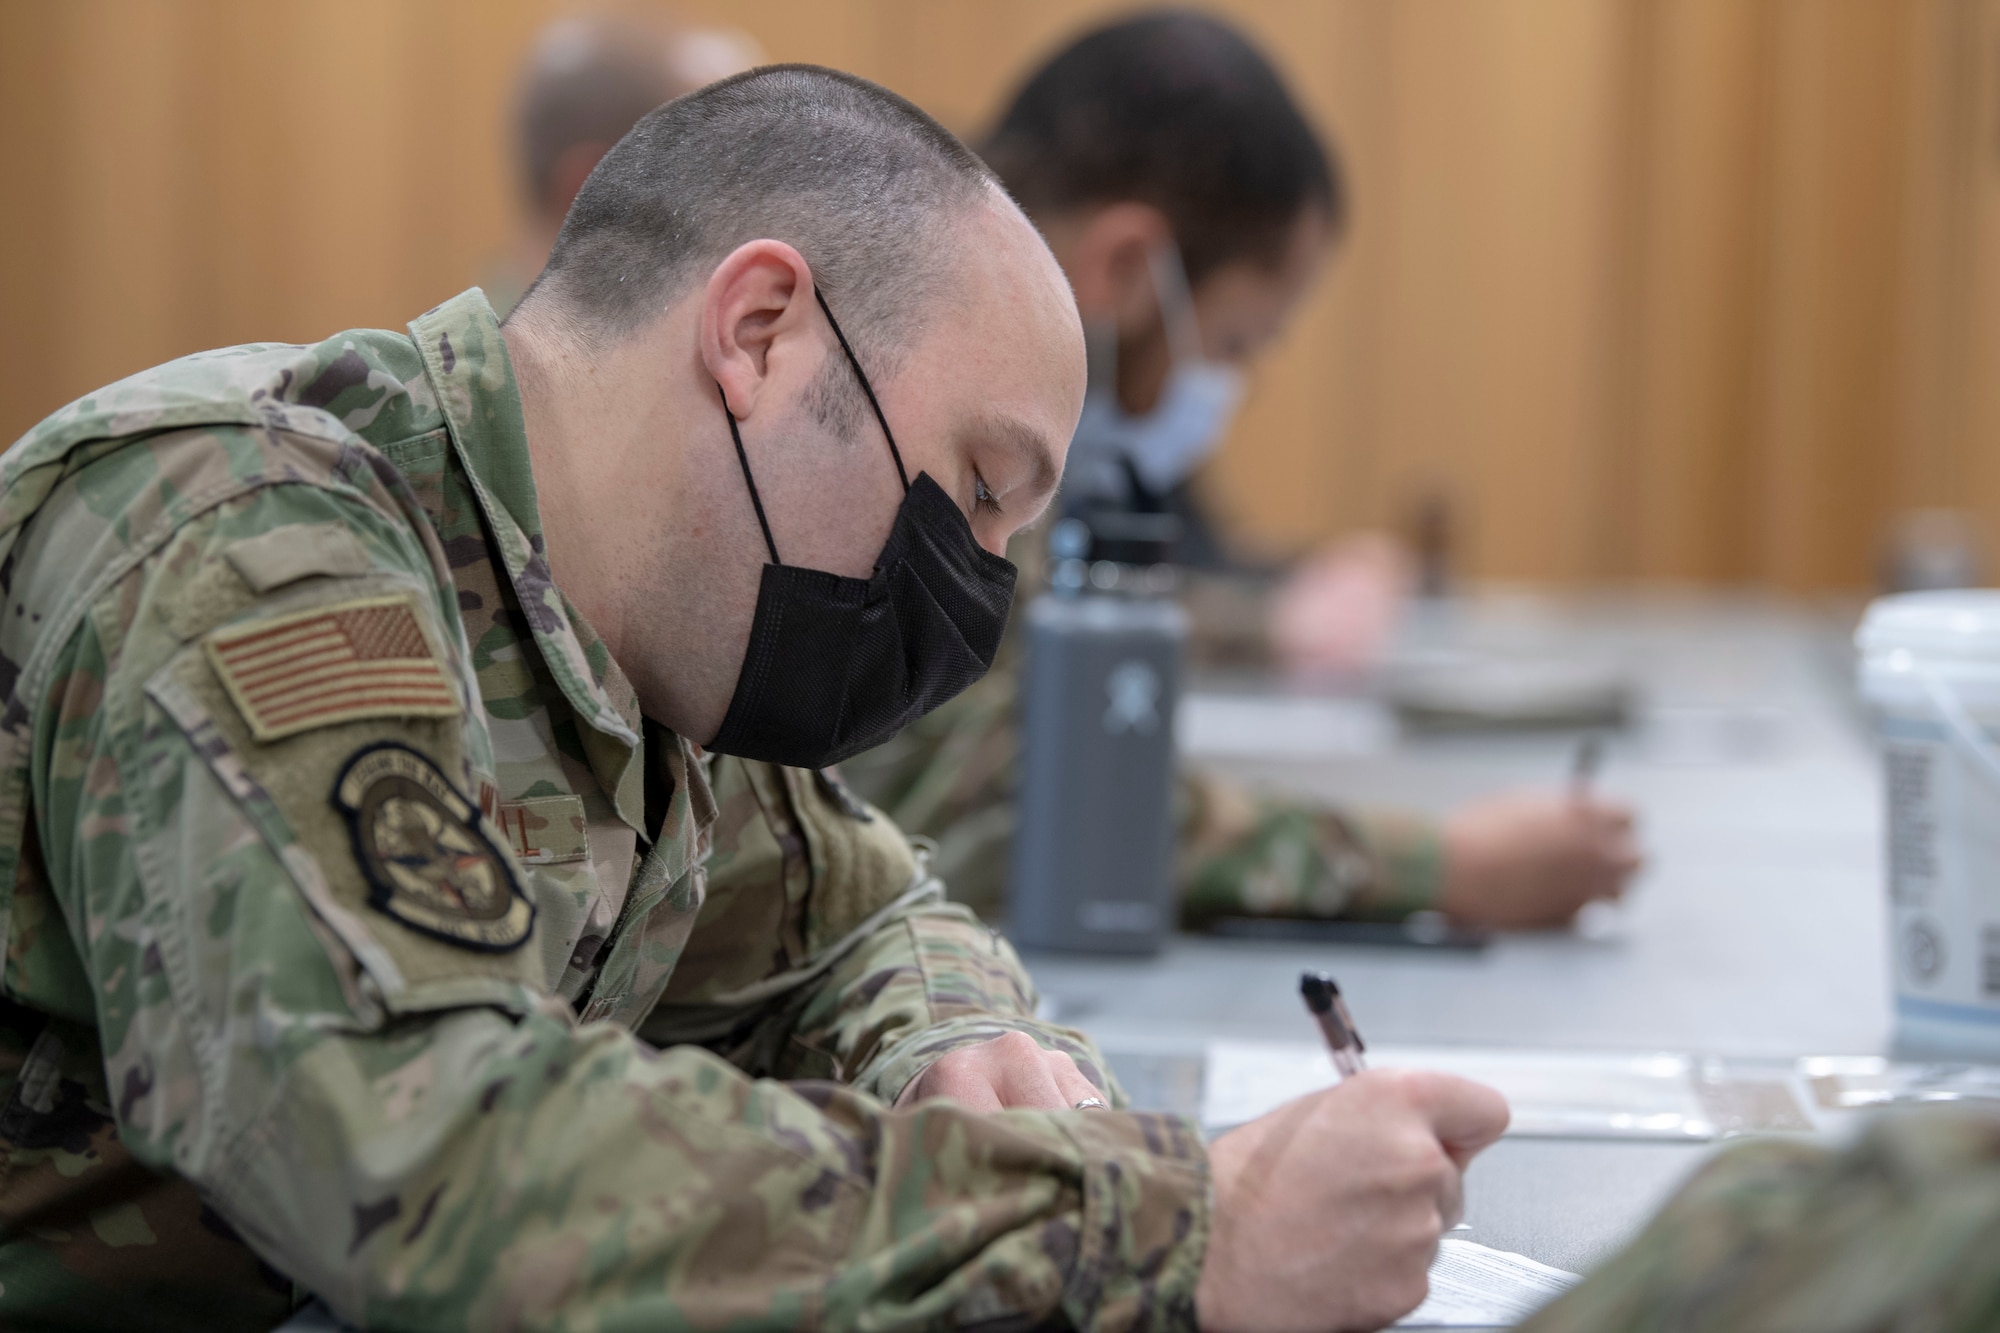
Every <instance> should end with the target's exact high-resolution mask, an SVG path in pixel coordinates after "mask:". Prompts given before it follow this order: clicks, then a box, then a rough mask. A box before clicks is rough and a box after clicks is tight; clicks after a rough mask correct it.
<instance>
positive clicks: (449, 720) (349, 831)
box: [146, 580, 547, 1012]
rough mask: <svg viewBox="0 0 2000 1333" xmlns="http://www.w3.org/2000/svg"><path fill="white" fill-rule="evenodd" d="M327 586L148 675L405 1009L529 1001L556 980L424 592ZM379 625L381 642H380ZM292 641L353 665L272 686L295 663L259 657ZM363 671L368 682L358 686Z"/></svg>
mask: <svg viewBox="0 0 2000 1333" xmlns="http://www.w3.org/2000/svg"><path fill="white" fill-rule="evenodd" d="M314 591H315V594H316V600H315V601H314V603H313V604H312V605H310V606H304V607H301V606H298V605H296V601H297V599H296V598H286V599H283V600H284V601H285V602H286V603H288V604H287V605H284V606H282V607H280V608H278V609H275V610H272V611H270V612H269V613H267V614H258V615H252V616H247V617H244V618H242V619H240V620H237V621H232V622H230V623H229V624H228V625H226V626H224V627H222V628H221V629H218V630H215V631H213V632H211V633H210V634H209V635H208V636H207V637H206V638H204V639H203V640H202V641H200V642H199V643H195V644H190V645H188V646H187V647H185V648H183V649H182V650H181V651H180V652H178V653H177V654H175V655H174V656H173V657H172V658H171V659H170V660H169V661H168V662H167V663H166V665H165V666H163V667H162V668H161V669H160V670H159V671H157V672H156V673H155V674H154V675H153V676H152V678H151V679H150V680H149V681H148V682H147V686H146V693H147V695H148V696H149V697H150V698H151V699H152V700H153V701H154V702H155V703H156V704H157V705H158V706H159V707H160V708H162V709H163V710H164V711H165V712H166V713H167V714H168V716H170V717H171V718H173V720H174V722H175V723H176V724H177V725H178V726H179V727H180V729H181V730H182V731H183V732H184V733H185V734H186V736H187V738H188V740H189V742H190V744H191V745H192V746H193V748H194V750H195V751H196V753H198V754H199V755H201V756H202V758H203V759H204V760H205V761H206V762H207V763H208V765H209V767H210V768H211V770H213V772H214V774H215V776H216V777H217V779H218V780H219V781H220V782H221V784H222V786H223V787H224V788H225V789H226V790H227V791H228V792H229V793H230V794H231V796H232V797H233V798H234V799H235V800H236V801H237V802H238V803H239V805H240V806H241V807H242V808H243V810H244V811H245V812H246V814H247V815H248V817H249V818H250V820H251V822H252V823H254V824H255V825H256V826H257V828H258V830H259V832H260V833H261V834H262V835H263V837H264V838H265V840H266V841H267V842H268V843H269V844H270V846H271V848H272V850H273V852H274V853H275V854H276V855H277V856H278V857H279V859H280V860H282V861H283V862H284V864H285V865H286V867H287V869H288V870H289V871H290V872H291V874H292V877H293V879H294V880H295V881H296V882H297V884H298V885H299V888H300V889H301V891H302V892H303V893H304V894H305V896H306V898H307V899H308V901H309V902H310V904H311V906H312V909H313V911H314V912H315V914H316V915H317V916H318V917H319V918H320V920H321V921H322V922H323V923H324V924H325V925H326V926H327V927H328V930H329V931H330V932H331V934H332V935H333V936H334V937H336V938H337V939H338V940H339V941H340V943H341V944H342V945H344V946H345V947H346V948H347V950H348V951H349V952H350V953H351V955H352V956H353V959H354V961H355V962H357V963H358V964H359V965H360V966H361V967H362V969H363V970H364V971H365V972H366V973H367V974H368V976H369V977H370V978H372V979H373V981H374V983H375V985H376V987H377V988H378V989H379V991H380V993H381V995H382V998H383V1002H384V1004H385V1005H386V1007H387V1008H388V1009H389V1010H390V1011H391V1012H407V1011H414V1010H424V1009H436V1008H444V1007H453V1006H458V1005H465V1004H494V1005H498V1006H500V1007H503V1008H507V1009H510V1010H513V1011H516V1012H520V1011H523V1010H525V1009H526V1008H527V1007H529V1006H531V1005H532V1004H533V1003H534V997H535V994H536V993H537V992H540V991H543V990H545V989H546V984H547V983H546V978H545V977H544V976H543V974H542V967H541V964H540V961H539V954H538V951H537V950H535V949H533V948H531V947H527V946H528V945H529V942H530V940H531V939H532V936H533V928H534V908H533V902H532V899H531V897H530V896H529V895H528V893H527V891H526V885H525V882H524V879H523V876H522V872H521V869H520V867H519V865H518V864H517V862H516V861H515V859H514V858H513V856H512V855H511V854H510V853H509V851H508V850H507V847H506V844H505V839H504V837H503V835H502V834H501V832H500V830H498V829H497V828H496V827H495V826H494V824H493V822H492V821H491V820H490V819H488V818H487V817H486V815H485V814H484V813H482V812H481V810H480V809H479V808H478V806H477V804H476V802H475V801H474V799H473V798H472V796H471V795H470V793H471V792H472V791H474V790H476V788H475V786H474V775H473V774H472V772H471V771H470V767H469V765H468V764H467V761H466V743H465V735H464V730H463V728H464V725H465V724H464V719H463V718H462V717H461V716H459V713H460V708H459V706H458V703H457V693H456V691H457V690H458V688H459V685H458V682H457V681H456V679H455V677H454V676H453V675H452V674H451V673H450V672H448V671H447V670H445V668H444V667H443V666H442V663H441V659H440V658H439V657H438V656H437V654H436V650H435V647H434V637H435V630H434V629H433V627H431V626H429V625H428V624H426V623H424V621H425V617H424V616H423V615H422V613H421V602H420V601H419V600H417V599H415V598H414V597H410V596H405V595H400V594H396V593H393V592H392V593H386V594H385V593H384V592H383V591H382V590H381V584H380V582H379V581H377V580H366V581H354V582H352V583H345V584H343V583H338V582H331V583H327V584H323V585H320V586H318V587H317V588H315V590H314ZM259 609H260V611H264V610H266V608H262V607H260V608H259ZM385 612H386V613H387V615H386V616H385V614H384V613H385ZM405 618H408V621H414V622H415V623H414V628H413V627H412V625H411V624H410V623H408V621H406V620H405ZM370 635H374V636H377V637H378V638H379V640H380V642H379V643H377V644H375V646H374V647H373V648H371V647H370V646H369V642H368V640H369V636H370ZM413 636H414V637H413ZM335 640H340V642H339V643H336V642H335ZM426 643H431V644H432V645H433V646H432V647H431V649H430V652H431V656H430V657H429V658H428V659H425V658H422V657H421V654H422V652H423V651H424V645H425V644H426ZM288 654H289V655H290V658H291V659H293V660H296V661H302V662H303V661H308V660H309V659H312V658H313V655H314V654H330V655H331V656H330V657H328V659H327V660H333V659H334V658H338V659H339V660H340V663H341V668H340V669H339V670H336V671H333V672H331V673H329V674H325V675H319V674H316V673H317V672H318V671H319V668H318V667H311V668H302V669H301V670H302V671H303V673H304V679H303V683H297V682H295V683H294V684H292V685H284V684H282V683H281V684H273V683H272V682H274V681H276V682H283V681H284V680H286V679H287V678H286V677H285V675H284V673H283V672H282V671H281V670H278V669H277V668H276V667H273V666H270V665H263V666H260V665H259V664H260V663H266V664H269V663H274V662H281V661H282V660H284V659H285V658H286V656H287V655H288ZM384 661H387V662H398V663H400V662H420V661H428V664H429V672H430V674H425V673H424V672H423V671H416V672H405V673H404V675H403V676H400V677H397V678H396V679H394V680H391V679H390V678H389V677H388V676H386V675H371V674H369V664H370V663H379V662H384ZM397 670H401V668H400V667H399V668H397ZM357 677H358V678H360V679H362V680H363V681H364V684H363V685H362V686H361V687H360V688H354V687H353V686H352V685H351V682H352V681H354V680H355V679H357ZM419 687H421V688H419ZM448 692H449V702H450V704H451V706H450V707H446V706H445V705H446V702H447V693H448ZM410 700H415V703H414V704H412V703H411V702H409V701H410Z"/></svg>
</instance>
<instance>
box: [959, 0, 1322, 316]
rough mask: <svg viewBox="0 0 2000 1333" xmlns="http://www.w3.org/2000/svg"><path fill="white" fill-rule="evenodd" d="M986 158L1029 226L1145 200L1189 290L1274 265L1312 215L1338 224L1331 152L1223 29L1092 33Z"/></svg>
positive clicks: (1202, 22)
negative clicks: (1159, 220)
mask: <svg viewBox="0 0 2000 1333" xmlns="http://www.w3.org/2000/svg"><path fill="white" fill-rule="evenodd" d="M986 160H987V161H988V162H990V163H992V164H993V168H994V170H995V171H996V172H997V173H998V174H999V177H1000V179H1001V180H1002V181H1003V182H1005V183H1006V186H1007V188H1008V190H1010V191H1011V192H1012V193H1013V195H1014V198H1015V199H1017V200H1019V201H1020V204H1021V207H1022V208H1024V209H1026V210H1027V212H1028V215H1029V216H1030V217H1033V218H1036V219H1038V220H1040V221H1043V222H1046V221H1048V220H1049V219H1050V218H1052V217H1054V216H1055V215H1057V214H1059V213H1063V212H1067V211H1070V210H1074V209H1079V208H1087V207H1091V206H1094V205H1099V204H1109V203H1119V202H1123V201H1128V200H1129V201H1133V202H1138V203H1147V204H1151V205H1153V206H1154V207H1155V208H1158V209H1159V210H1160V211H1161V212H1162V213H1163V214H1165V215H1166V218H1167V222H1168V224H1169V225H1170V226H1171V227H1172V228H1173V231H1174V239H1175V241H1176V242H1177V243H1178V244H1179V246H1180V251H1181V260H1182V262H1183V263H1184V264H1185V265H1186V266H1187V275H1188V279H1189V281H1191V282H1199V281H1201V279H1202V278H1204V277H1206V276H1207V275H1208V274H1210V273H1212V272H1214V271H1215V270H1216V269H1218V268H1220V267H1222V266H1223V265H1225V264H1228V263H1231V262H1233V261H1236V260H1244V259H1247V260H1251V261H1253V262H1258V263H1263V264H1272V265H1275V264H1276V263H1277V262H1278V261H1279V260H1280V259H1281V258H1282V256H1283V255H1284V253H1285V247H1286V243H1287V242H1288V241H1289V240H1290V238H1291V236H1292V231H1293V228H1294V226H1295V225H1296V224H1297V222H1298V220H1299V218H1300V216H1301V215H1302V214H1303V213H1304V212H1305V211H1306V210H1307V209H1308V208H1313V209H1317V210H1319V211H1320V212H1321V213H1322V214H1323V215H1324V216H1325V217H1326V218H1327V220H1328V221H1329V222H1330V223H1332V224H1334V225H1336V226H1338V225H1339V224H1340V223H1341V222H1342V220H1343V214H1344V202H1343V200H1342V197H1341V187H1340V176H1339V172H1338V169H1337V168H1336V166H1335V164H1334V161H1333V159H1332V156H1331V154H1330V153H1329V152H1328V151H1327V148H1326V146H1325V144H1324V143H1323V142H1322V141H1321V140H1320V137H1319V135H1318V134H1317V133H1316V132H1314V130H1313V127H1312V125H1311V124H1310V123H1309V122H1308V121H1307V120H1306V118H1305V116H1304V114H1303V113H1302V112H1301V111H1300V110H1299V108H1298V105H1297V103H1295V102H1294V101H1293V100H1292V96H1291V94H1290V92H1288V91H1287V90H1286V88H1285V84H1284V80H1283V79H1281V78H1280V77H1279V76H1278V71H1277V70H1276V69H1275V68H1273V67H1272V65H1271V62H1270V61H1269V60H1268V59H1266V58H1265V56H1264V54H1263V53H1262V52H1261V51H1259V50H1258V49H1257V48H1256V47H1255V46H1253V45H1252V44H1251V43H1250V41H1249V40H1248V39H1247V38H1246V37H1244V36H1243V34H1242V33H1240V32H1238V31H1237V30H1236V29H1235V28H1233V27H1231V26H1229V25H1228V24H1226V23H1224V22H1222V21H1220V20H1219V19H1215V18H1212V17H1210V16H1209V15H1206V14H1199V13H1195V12H1194V11H1191V10H1155V11H1152V12H1150V13H1144V14H1139V15H1135V16H1133V17H1130V18H1126V19H1121V20H1119V21H1117V22H1114V23H1110V24H1107V25H1105V26H1103V27H1099V28H1096V29H1093V30H1091V31H1090V32H1087V33H1085V34H1084V35H1083V36H1082V37H1079V38H1077V39H1076V40H1075V41H1074V42H1072V43H1070V45H1068V46H1066V47H1064V48H1063V49H1062V50H1061V51H1059V52H1057V53H1056V54H1055V55H1054V56H1053V57H1051V58H1050V59H1049V61H1048V62H1047V63H1046V64H1044V65H1042V66H1041V67H1040V68H1039V69H1037V70H1036V71H1035V72H1034V73H1033V74H1031V75H1030V76H1029V77H1028V80H1027V82H1026V83H1024V84H1023V85H1022V86H1021V89H1020V91H1019V92H1017V93H1016V94H1015V95H1014V99H1013V101H1012V102H1011V103H1009V104H1008V107H1007V109H1006V111H1005V112H1003V113H1002V114H1001V117H1000V120H999V123H998V124H997V125H996V126H995V127H994V129H993V131H992V133H991V135H990V136H989V137H988V140H987V144H986Z"/></svg>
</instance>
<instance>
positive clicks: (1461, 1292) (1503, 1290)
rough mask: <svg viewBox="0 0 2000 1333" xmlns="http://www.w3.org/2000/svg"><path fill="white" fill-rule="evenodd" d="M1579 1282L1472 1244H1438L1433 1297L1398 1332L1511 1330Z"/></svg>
mask: <svg viewBox="0 0 2000 1333" xmlns="http://www.w3.org/2000/svg"><path fill="white" fill-rule="evenodd" d="M1576 1282H1577V1276H1576V1274H1574V1273H1571V1272H1567V1271H1565V1270H1563V1269H1560V1268H1551V1267H1549V1266H1548V1265H1547V1264H1538V1263H1536V1262H1535V1261H1534V1260H1533V1259H1530V1258H1528V1257H1527V1256H1526V1255H1524V1254H1510V1253H1508V1252H1507V1251H1506V1250H1490V1249H1488V1248H1486V1247H1485V1246H1484V1245H1480V1244H1477V1243H1476V1242H1473V1241H1469V1240H1451V1239H1445V1240H1441V1241H1439V1242H1438V1256H1437V1258H1436V1260H1434V1261H1433V1262H1432V1264H1431V1294H1430V1295H1429V1296H1428V1297H1426V1298H1425V1300H1424V1303H1423V1304H1422V1305H1419V1306H1418V1307H1417V1308H1416V1309H1415V1310H1412V1311H1411V1312H1410V1313H1409V1314H1407V1315H1404V1316H1403V1317H1402V1318H1401V1319H1399V1320H1397V1321H1396V1327H1397V1328H1491V1327H1506V1326H1507V1325H1510V1324H1514V1323H1518V1322H1519V1321H1520V1320H1523V1319H1526V1318H1527V1317H1528V1316H1529V1315H1531V1314H1533V1313H1534V1312H1535V1311H1537V1310H1539V1309H1541V1308H1542V1307H1543V1306H1544V1305H1547V1304H1548V1303H1549V1302H1550V1301H1552V1300H1554V1299H1555V1298H1556V1297H1558V1296H1560V1295H1562V1294H1563V1293H1564V1292H1565V1291H1568V1290H1569V1289H1570V1288H1571V1287H1572V1286H1574V1285H1575V1284H1576Z"/></svg>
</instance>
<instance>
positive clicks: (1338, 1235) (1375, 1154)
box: [1195, 1070, 1507, 1333]
mask: <svg viewBox="0 0 2000 1333" xmlns="http://www.w3.org/2000/svg"><path fill="white" fill-rule="evenodd" d="M1506 1127H1507V1103H1506V1101H1505V1100H1504V1099H1503V1098H1502V1097H1501V1096H1500V1094H1499V1093H1497V1092H1495V1091H1493V1089H1491V1088H1488V1087H1485V1086H1483V1085H1481V1084H1478V1083H1469V1082H1467V1081H1466V1080H1464V1079H1462V1078H1454V1077H1452V1076H1451V1075H1449V1074H1428V1073H1417V1072H1410V1071H1402V1070H1377V1071H1373V1072H1370V1073H1365V1074H1358V1075H1356V1076H1355V1077H1353V1078H1351V1079H1348V1080H1347V1081H1346V1082H1345V1083H1342V1084H1341V1085H1340V1086H1339V1087H1336V1088H1329V1089H1327V1090H1326V1091H1325V1092H1319V1093H1314V1094H1313V1095H1312V1096H1310V1097H1301V1098H1299V1099H1298V1100H1297V1101H1295V1102H1291V1103H1288V1104H1287V1105H1285V1106H1281V1107H1279V1108H1278V1109H1277V1110H1276V1111H1273V1112H1272V1113H1271V1114H1269V1115H1267V1116H1264V1117H1263V1118H1262V1119H1259V1120H1253V1121H1251V1122H1250V1123H1249V1124H1247V1125H1244V1126H1243V1127H1242V1128H1240V1129H1236V1130H1232V1131H1230V1132H1229V1133H1227V1134H1225V1135H1223V1136H1222V1137H1221V1138H1219V1139H1217V1140H1216V1141H1215V1142H1214V1143H1213V1144H1211V1145H1210V1147H1209V1170H1210V1173H1211V1179H1212V1180H1213V1182H1214V1191H1215V1208H1214V1220H1213V1223H1212V1227H1211V1231H1210V1234H1209V1241H1208V1254H1207V1257H1206V1258H1205V1259H1204V1260H1203V1262H1202V1268H1201V1281H1200V1283H1199V1285H1198V1286H1197V1287H1196V1289H1195V1313H1196V1314H1197V1315H1198V1316H1199V1318H1200V1320H1201V1326H1202V1327H1203V1328H1204V1329H1208V1330H1211V1333H1239V1331H1240V1333H1284V1331H1285V1330H1291V1329H1298V1330H1312V1331H1313V1333H1324V1330H1328V1329H1375V1328H1380V1327H1382V1326H1383V1325H1384V1324H1387V1323H1389V1322H1391V1321H1392V1320H1395V1319H1398V1318H1400V1317H1401V1316H1403V1315H1405V1314H1407V1313H1409V1312H1410V1311H1411V1310H1414V1309H1415V1308H1416V1307H1417V1306H1418V1305H1419V1304H1421V1303H1422V1302H1423V1299H1424V1293H1425V1291H1426V1290H1428V1281H1427V1278H1426V1274H1427V1272H1428V1270H1429V1268H1430V1263H1431V1259H1432V1257H1433V1256H1434V1255H1435V1254H1436V1253H1437V1243H1438V1236H1439V1235H1440V1234H1441V1233H1442V1232H1444V1231H1445V1229H1446V1228H1448V1227H1451V1226H1455V1225H1456V1224H1457V1222H1458V1219H1459V1216H1460V1213H1461V1211H1462V1204H1463V1198H1464V1196H1463V1177H1464V1172H1465V1167H1466V1163H1468V1162H1469V1161H1471V1160H1472V1157H1473V1155H1474V1154H1476V1153H1477V1152H1478V1151H1479V1150H1480V1149H1482V1148H1484V1147H1485V1146H1486V1145H1487V1144H1489V1143H1491V1142H1493V1140H1495V1139H1497V1138H1499V1137H1500V1133H1501V1131H1502V1130H1504V1129H1506Z"/></svg>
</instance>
